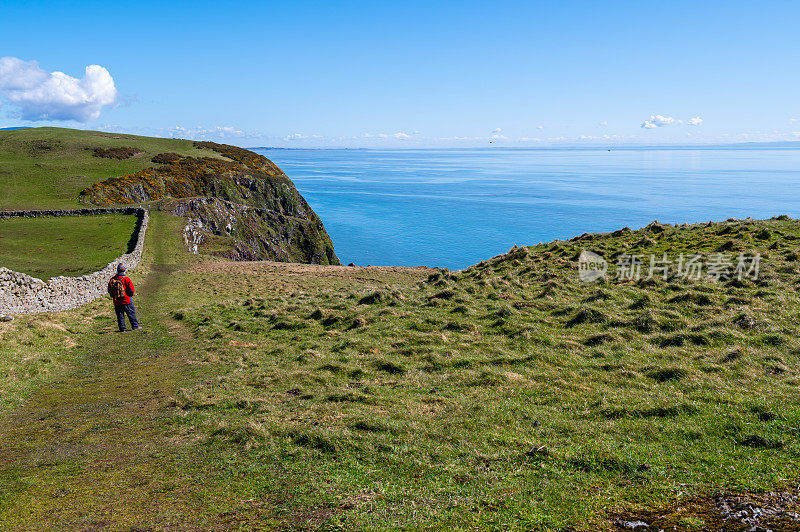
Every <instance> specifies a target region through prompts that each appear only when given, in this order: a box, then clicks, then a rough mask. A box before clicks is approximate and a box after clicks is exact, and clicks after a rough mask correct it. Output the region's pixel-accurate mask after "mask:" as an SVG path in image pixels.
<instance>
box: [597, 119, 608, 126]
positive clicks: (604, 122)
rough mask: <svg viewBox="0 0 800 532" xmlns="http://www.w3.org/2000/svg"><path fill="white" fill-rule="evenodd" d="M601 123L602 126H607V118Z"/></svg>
mask: <svg viewBox="0 0 800 532" xmlns="http://www.w3.org/2000/svg"><path fill="white" fill-rule="evenodd" d="M599 125H601V126H607V125H608V122H607V121H605V120H603V121H602V122H600V124H599Z"/></svg>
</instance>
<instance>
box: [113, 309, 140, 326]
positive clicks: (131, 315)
mask: <svg viewBox="0 0 800 532" xmlns="http://www.w3.org/2000/svg"><path fill="white" fill-rule="evenodd" d="M114 310H115V311H117V324H118V325H119V330H120V331H124V330H125V315H126V314H127V315H128V319H129V320H131V328H132V329H134V330H135V329H138V328H139V320H137V319H136V307H134V306H133V302H131V303H129V304H127V305H114Z"/></svg>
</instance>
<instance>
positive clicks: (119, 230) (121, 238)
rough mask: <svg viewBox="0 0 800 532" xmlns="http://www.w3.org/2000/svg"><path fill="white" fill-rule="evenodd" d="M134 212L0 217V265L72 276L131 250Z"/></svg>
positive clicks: (46, 274) (40, 273)
mask: <svg viewBox="0 0 800 532" xmlns="http://www.w3.org/2000/svg"><path fill="white" fill-rule="evenodd" d="M136 220H137V218H136V216H125V215H99V216H65V217H52V218H9V219H6V220H0V266H5V267H6V268H9V269H12V270H14V271H18V272H23V273H27V274H28V275H32V276H33V277H38V278H40V279H45V280H47V279H49V278H50V277H55V276H57V275H69V276H78V275H84V274H86V273H90V272H93V271H97V270H99V269H101V268H104V267H105V266H106V265H107V264H108V263H109V262H111V261H112V260H114V259H115V258H117V257H119V256H120V255H122V254H123V253H127V252H130V251H132V249H130V248H131V247H132V245H133V242H132V241H131V237H132V235H133V232H134V230H135V229H136Z"/></svg>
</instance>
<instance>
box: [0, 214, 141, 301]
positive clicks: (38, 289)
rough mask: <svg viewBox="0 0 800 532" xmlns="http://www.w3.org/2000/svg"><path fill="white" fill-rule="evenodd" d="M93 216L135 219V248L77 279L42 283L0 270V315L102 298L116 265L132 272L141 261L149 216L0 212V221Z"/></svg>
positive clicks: (68, 278)
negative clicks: (117, 216)
mask: <svg viewBox="0 0 800 532" xmlns="http://www.w3.org/2000/svg"><path fill="white" fill-rule="evenodd" d="M95 214H135V215H138V217H139V223H138V224H137V226H136V245H135V247H134V249H133V251H132V252H130V253H126V254H124V255H122V256H120V257H118V258H117V259H115V260H114V261H113V262H110V263H109V264H108V266H106V267H105V268H103V269H102V270H99V271H96V272H94V273H90V274H88V275H82V276H80V277H63V276H61V277H53V278H52V279H50V280H49V281H42V280H41V279H37V278H35V277H31V276H30V275H27V274H24V273H19V272H15V271H12V270H9V269H8V268H3V267H0V314H7V315H13V314H30V313H35V312H53V311H60V310H70V309H74V308H77V307H80V306H81V305H85V304H86V303H90V302H92V301H94V300H95V299H97V298H99V297H103V296H105V295H106V294H107V293H108V292H107V287H108V280H109V279H110V278H111V277H112V276H113V275H114V274H115V273H116V271H117V264H119V263H120V262H121V263H123V264H124V265H125V267H126V268H129V269H131V268H135V267H136V266H137V265H138V264H139V261H140V260H141V259H142V250H143V248H144V237H145V234H146V233H147V222H148V221H149V218H150V216H149V213H148V211H147V210H146V209H143V208H141V207H124V208H110V209H76V210H71V211H67V210H54V211H0V219H2V218H18V217H25V218H30V217H39V216H85V215H95Z"/></svg>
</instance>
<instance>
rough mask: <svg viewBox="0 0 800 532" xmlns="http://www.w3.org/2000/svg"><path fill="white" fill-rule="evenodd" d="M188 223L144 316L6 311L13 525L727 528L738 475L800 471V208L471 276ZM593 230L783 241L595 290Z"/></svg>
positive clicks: (791, 478) (558, 249) (760, 486)
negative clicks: (133, 324) (753, 265)
mask: <svg viewBox="0 0 800 532" xmlns="http://www.w3.org/2000/svg"><path fill="white" fill-rule="evenodd" d="M181 226H182V220H181V219H180V218H174V217H169V216H165V215H163V214H156V215H154V217H153V219H152V220H151V231H150V232H149V233H148V247H147V248H146V249H147V251H146V258H145V261H144V265H143V267H142V268H143V269H142V271H141V272H136V275H137V277H136V278H135V279H134V280H135V281H136V282H137V287H138V288H139V292H138V293H139V296H137V297H140V298H142V299H139V300H137V304H138V305H139V307H138V308H139V313H140V316H141V317H142V320H143V324H144V326H145V329H144V334H143V335H141V336H135V335H133V334H132V333H129V334H127V335H113V334H104V333H105V332H106V331H109V330H111V328H112V327H113V322H112V318H111V315H110V310H109V309H107V308H106V307H104V306H103V305H102V304H101V303H97V304H95V305H94V306H89V307H86V308H85V309H84V310H81V311H80V312H73V313H61V314H59V315H51V316H48V317H47V321H48V322H53V323H60V324H62V325H63V327H64V329H65V331H60V330H59V329H58V328H56V327H53V326H41V327H40V326H39V325H35V326H34V325H32V323H33V322H34V321H35V320H33V319H32V318H29V317H26V318H21V319H20V320H19V321H15V322H12V323H11V324H0V334H3V337H2V339H1V340H0V353H4V354H6V355H7V358H6V360H7V362H5V366H3V365H2V364H3V363H0V370H2V371H7V372H14V374H16V375H18V376H19V377H18V378H17V379H16V380H14V381H13V382H12V381H11V380H9V381H8V383H7V384H3V382H0V386H5V389H7V390H10V392H11V393H12V394H13V395H14V396H15V397H20V398H24V399H25V401H26V402H25V405H24V406H22V407H20V408H17V409H6V410H0V421H2V422H0V439H2V441H3V442H4V449H3V450H2V451H0V453H2V454H0V456H2V458H3V461H0V486H2V488H0V526H3V527H4V528H7V529H20V530H22V529H24V530H29V529H54V528H69V529H84V528H89V529H91V528H102V527H107V528H111V529H123V530H124V529H131V528H145V529H146V528H157V529H170V528H176V529H182V528H186V527H193V528H203V529H215V530H217V529H218V530H221V529H226V530H228V529H243V530H247V529H253V528H278V529H292V530H314V529H321V530H392V529H420V530H421V529H431V528H432V529H439V530H473V529H513V530H563V529H566V528H572V529H575V530H587V531H588V530H593V531H594V530H610V529H612V525H611V521H612V517H613V516H615V515H618V514H625V515H649V516H661V517H660V519H661V522H663V523H664V525H665V526H663V527H662V528H665V529H671V527H670V526H669V525H670V524H675V525H678V529H679V530H692V529H709V530H716V529H719V526H717V525H718V524H719V523H717V521H715V519H716V517H715V516H714V515H713V511H714V502H713V499H712V497H713V495H715V494H716V493H720V492H737V493H751V492H768V491H773V490H783V489H787V488H788V487H791V486H796V485H797V479H798V477H800V475H799V474H798V473H800V471H798V468H799V466H798V464H799V463H800V460H798V458H800V439H798V433H797V430H798V429H797V428H798V427H799V426H800V406H798V402H797V389H798V386H799V385H800V373H798V370H797V368H798V366H799V364H798V363H800V360H799V359H800V344H798V340H797V338H799V337H800V330H799V329H800V325H798V320H797V317H798V316H800V305H798V303H797V301H796V290H797V286H800V268H799V267H798V257H799V256H800V222H799V221H796V220H788V219H774V220H766V221H752V220H745V221H729V222H723V223H718V224H710V225H706V224H703V225H695V226H685V227H683V226H681V227H671V226H667V227H666V228H664V229H665V230H664V231H660V230H658V231H656V230H655V229H652V228H651V229H642V230H638V231H623V232H619V233H616V234H614V235H609V234H606V235H586V236H583V237H581V238H579V239H574V240H572V241H569V242H554V243H550V244H542V245H539V246H532V247H525V248H516V249H513V250H511V251H510V252H509V253H508V254H505V255H502V256H499V257H495V258H493V259H490V260H487V261H484V262H482V263H481V264H478V265H475V266H473V267H471V268H468V269H466V270H464V271H460V272H448V271H436V272H431V271H429V270H427V271H426V270H424V269H404V268H347V267H315V266H310V265H291V264H275V263H230V262H205V261H207V260H208V259H209V257H203V256H202V255H201V256H189V255H187V254H186V252H185V251H183V249H182V247H181V242H180V239H179V234H180V233H179V230H180V228H181ZM584 248H585V249H590V250H593V251H597V252H601V253H603V254H604V255H605V256H606V257H612V258H613V257H615V256H616V255H617V254H619V253H620V252H622V251H623V250H624V251H626V252H628V253H631V252H637V253H639V252H641V253H644V254H650V253H651V252H652V253H656V254H658V255H660V254H661V253H663V252H668V253H669V254H670V255H677V254H679V253H681V252H684V253H689V252H701V253H712V252H716V251H717V250H719V249H721V248H726V249H727V248H733V252H734V253H736V252H739V251H741V252H747V253H751V252H756V251H758V252H760V253H761V254H762V263H761V266H762V270H761V276H760V278H759V279H758V280H756V281H753V280H745V281H743V282H742V283H738V282H710V281H702V282H685V281H682V280H680V279H669V280H667V281H661V280H659V281H643V282H638V283H637V282H616V281H606V282H603V283H594V284H585V283H582V282H580V280H579V279H578V272H577V265H576V259H577V256H578V254H579V253H580V251H581V249H584ZM105 305H108V303H105ZM10 327H16V328H15V329H11V328H10ZM40 329H41V330H40ZM59 334H61V335H62V337H61V338H60V337H59ZM67 338H69V339H71V340H72V342H73V343H76V344H77V345H76V346H74V347H72V348H71V349H70V350H67V351H66V352H67V353H71V354H69V357H70V358H69V359H68V361H69V364H71V365H72V366H73V367H74V369H73V370H68V369H65V366H63V364H65V363H64V362H61V364H62V366H58V364H56V365H55V366H52V365H51V366H47V367H50V368H52V369H51V374H52V375H54V377H53V378H52V379H51V380H49V381H48V380H47V375H44V376H40V377H39V378H40V380H39V381H37V382H38V384H36V385H35V386H40V388H38V389H34V385H31V386H30V387H29V388H25V387H24V385H23V384H22V383H23V382H24V380H25V377H24V376H25V369H24V368H25V366H24V364H25V363H27V362H23V361H22V360H20V357H22V358H25V357H29V356H31V355H32V354H34V353H42V354H43V355H49V354H51V353H64V352H65V346H66V345H67V344H68V343H67V344H64V343H59V342H65V341H66V340H65V339H67ZM58 360H60V359H56V362H58ZM59 367H61V368H62V369H58V368H59ZM14 368H18V369H14ZM42 383H46V384H47V385H46V386H41V384H42ZM10 404H19V402H18V400H17V401H15V402H13V403H10ZM56 510H58V511H56ZM665 516H666V517H665ZM670 519H672V522H671V523H669V522H667V521H669V520H670ZM725 526H728V525H725ZM730 528H731V529H735V528H733V527H732V526H731V527H730ZM773 529H775V530H778V529H781V530H785V529H787V528H786V527H779V526H773Z"/></svg>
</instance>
